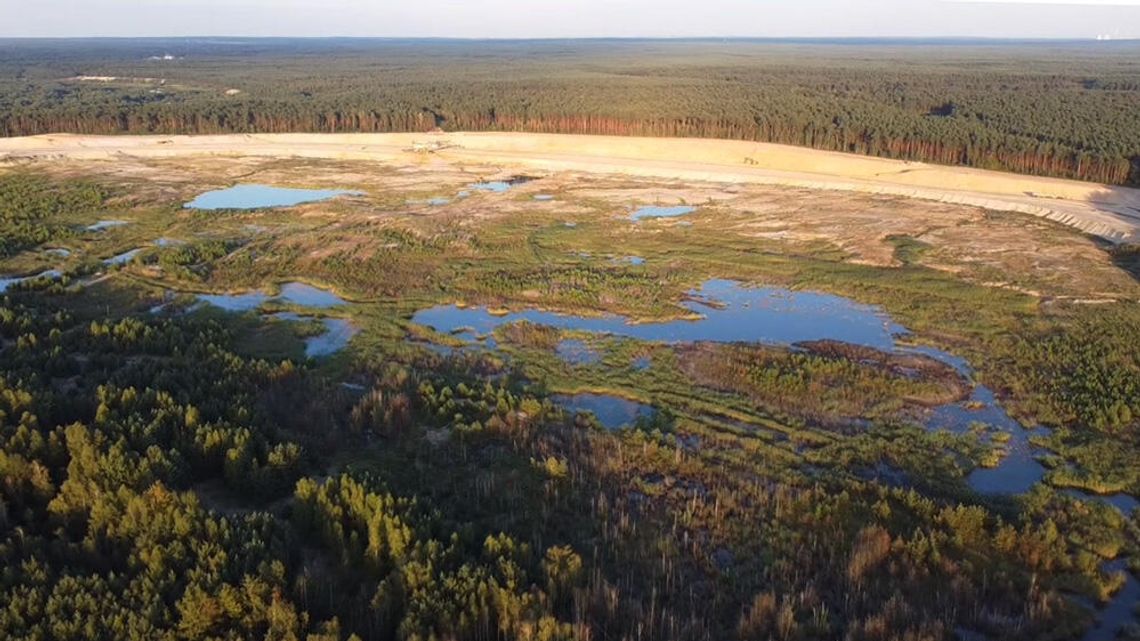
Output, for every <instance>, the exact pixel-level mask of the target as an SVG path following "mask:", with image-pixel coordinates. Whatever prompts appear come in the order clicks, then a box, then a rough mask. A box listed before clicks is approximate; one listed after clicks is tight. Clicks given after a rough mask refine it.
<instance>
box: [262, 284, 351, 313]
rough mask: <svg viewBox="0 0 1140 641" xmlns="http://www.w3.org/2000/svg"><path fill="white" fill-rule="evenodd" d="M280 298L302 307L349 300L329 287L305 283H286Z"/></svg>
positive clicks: (337, 303)
mask: <svg viewBox="0 0 1140 641" xmlns="http://www.w3.org/2000/svg"><path fill="white" fill-rule="evenodd" d="M278 298H280V299H282V300H284V301H287V302H289V303H292V304H294V305H300V306H301V307H316V308H327V307H336V306H338V305H347V304H348V302H347V301H346V300H344V299H343V298H341V297H340V296H337V295H336V294H334V293H332V292H331V291H329V290H327V289H320V288H319V287H313V286H312V285H306V284H304V283H285V284H284V285H282V286H281V294H280V295H278Z"/></svg>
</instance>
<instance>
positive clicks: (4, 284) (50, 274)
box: [0, 269, 63, 294]
mask: <svg viewBox="0 0 1140 641" xmlns="http://www.w3.org/2000/svg"><path fill="white" fill-rule="evenodd" d="M62 275H63V274H61V273H60V272H59V271H57V270H55V269H49V270H48V271H46V272H40V273H39V274H33V275H31V276H13V277H9V278H0V294H3V293H4V292H6V291H8V288H9V287H11V286H12V285H15V284H16V283H22V282H24V281H29V280H35V279H37V278H47V279H50V280H55V279H56V278H59V277H60V276H62Z"/></svg>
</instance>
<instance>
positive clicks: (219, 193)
mask: <svg viewBox="0 0 1140 641" xmlns="http://www.w3.org/2000/svg"><path fill="white" fill-rule="evenodd" d="M359 194H360V192H357V191H347V190H343V189H291V188H287V187H272V186H270V185H235V186H233V187H229V188H227V189H217V190H214V191H208V192H206V193H204V194H202V195H200V196H198V197H197V198H195V199H194V200H191V201H190V202H188V203H186V204H185V205H184V207H185V208H186V209H203V210H216V209H260V208H264V207H291V206H293V205H300V204H303V203H312V202H319V201H322V200H328V199H330V198H336V197H337V196H346V195H352V196H355V195H359Z"/></svg>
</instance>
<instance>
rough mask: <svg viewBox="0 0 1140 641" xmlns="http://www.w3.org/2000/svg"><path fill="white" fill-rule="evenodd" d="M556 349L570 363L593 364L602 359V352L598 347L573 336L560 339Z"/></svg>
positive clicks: (559, 355)
mask: <svg viewBox="0 0 1140 641" xmlns="http://www.w3.org/2000/svg"><path fill="white" fill-rule="evenodd" d="M555 351H556V352H557V353H558V357H559V358H561V359H562V361H563V362H565V363H567V364H568V365H593V364H595V363H597V362H599V361H601V360H602V356H601V354H599V353H598V351H597V350H596V349H593V348H591V347H590V346H589V345H587V344H586V342H585V341H580V340H578V339H573V338H571V339H566V340H564V341H560V342H559V343H558V346H557V347H556V348H555Z"/></svg>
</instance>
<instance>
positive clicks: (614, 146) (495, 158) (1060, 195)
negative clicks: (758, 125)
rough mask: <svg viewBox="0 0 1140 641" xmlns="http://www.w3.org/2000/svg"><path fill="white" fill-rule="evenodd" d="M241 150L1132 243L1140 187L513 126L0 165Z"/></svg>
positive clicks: (144, 149) (175, 139)
mask: <svg viewBox="0 0 1140 641" xmlns="http://www.w3.org/2000/svg"><path fill="white" fill-rule="evenodd" d="M124 155H125V156H135V157H140V158H175V157H182V156H203V155H214V156H250V157H270V158H287V157H297V158H325V159H340V160H376V161H384V162H389V163H396V164H400V163H405V162H408V161H409V156H417V155H430V156H433V157H437V158H439V159H442V160H445V161H448V162H450V163H459V164H462V163H476V164H482V165H488V164H490V165H498V166H502V167H504V168H506V169H511V170H517V171H544V172H562V171H572V172H582V173H589V174H609V175H621V176H628V177H638V178H654V179H676V180H685V181H713V182H719V183H726V182H727V183H738V184H760V185H765V184H766V185H782V186H787V187H798V188H804V189H811V190H828V191H848V192H862V193H870V194H883V195H891V196H901V197H907V198H917V199H921V200H929V201H936V202H941V203H951V204H960V205H968V206H973V207H980V208H984V209H988V210H993V211H1006V212H1019V213H1025V214H1031V215H1035V216H1041V217H1044V218H1048V219H1050V220H1053V221H1056V222H1059V223H1062V224H1065V225H1069V226H1072V227H1075V228H1077V229H1079V230H1081V231H1083V232H1085V233H1088V234H1091V235H1094V236H1098V237H1100V238H1103V239H1105V240H1108V241H1111V242H1114V243H1121V242H1140V190H1136V189H1128V188H1123V187H1115V186H1109V185H1097V184H1092V183H1084V182H1078V181H1070V180H1060V179H1054V178H1041V177H1035V176H1022V175H1017V174H1008V173H1002V172H993V171H984V170H978V169H969V168H960V167H943V166H938V165H928V164H924V163H917V162H904V161H897V160H887V159H881V158H871V157H865V156H856V155H848V154H841V153H834V152H825V151H817V150H812V149H803V148H799V147H790V146H785V145H772V144H763V143H754V142H742V141H730V140H701V139H675V138H621V137H607V136H576V135H557V134H520V133H498V132H492V133H438V134H263V135H241V134H236V135H222V136H83V135H63V134H59V135H44V136H30V137H23V138H7V139H0V161H6V162H14V161H15V162H19V161H20V160H30V159H87V160H98V159H113V158H116V157H122V156H124Z"/></svg>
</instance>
